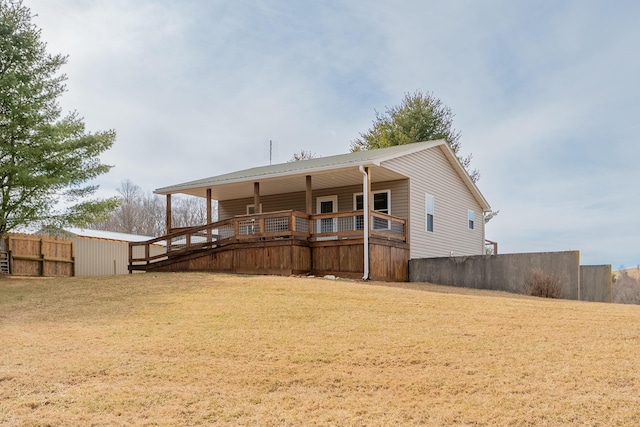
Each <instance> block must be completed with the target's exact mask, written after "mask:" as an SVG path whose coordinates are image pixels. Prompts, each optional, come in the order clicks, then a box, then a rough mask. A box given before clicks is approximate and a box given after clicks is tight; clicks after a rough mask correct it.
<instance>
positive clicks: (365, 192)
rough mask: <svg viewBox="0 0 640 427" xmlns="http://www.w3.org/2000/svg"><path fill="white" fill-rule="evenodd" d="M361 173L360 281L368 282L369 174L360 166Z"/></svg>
mask: <svg viewBox="0 0 640 427" xmlns="http://www.w3.org/2000/svg"><path fill="white" fill-rule="evenodd" d="M358 169H360V172H361V173H362V213H363V215H362V218H363V219H364V224H363V229H362V234H363V235H364V275H363V276H362V280H369V173H368V171H367V170H366V169H365V168H364V167H363V166H362V165H360V166H359V167H358Z"/></svg>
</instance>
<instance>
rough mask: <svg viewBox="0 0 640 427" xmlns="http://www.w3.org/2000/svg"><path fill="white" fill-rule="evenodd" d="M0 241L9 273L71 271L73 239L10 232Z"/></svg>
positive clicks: (49, 273) (37, 274)
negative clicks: (7, 261) (5, 255)
mask: <svg viewBox="0 0 640 427" xmlns="http://www.w3.org/2000/svg"><path fill="white" fill-rule="evenodd" d="M3 243H4V250H5V251H6V253H7V256H8V259H9V270H10V274H12V275H16V276H73V275H74V270H75V269H74V257H73V242H72V241H71V240H66V239H62V238H53V237H47V236H35V235H28V234H9V236H8V237H7V238H6V239H5V241H4V242H3Z"/></svg>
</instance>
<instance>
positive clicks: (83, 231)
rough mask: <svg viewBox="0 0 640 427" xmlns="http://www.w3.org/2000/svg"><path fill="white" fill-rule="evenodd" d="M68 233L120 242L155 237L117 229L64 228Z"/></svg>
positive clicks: (145, 239) (144, 240)
mask: <svg viewBox="0 0 640 427" xmlns="http://www.w3.org/2000/svg"><path fill="white" fill-rule="evenodd" d="M63 230H64V231H66V232H67V233H70V234H73V235H74V236H77V237H87V238H93V239H105V240H116V241H119V242H146V241H147V240H151V239H153V237H149V236H139V235H137V234H127V233H116V232H115V231H103V230H91V229H89V228H74V227H66V228H63Z"/></svg>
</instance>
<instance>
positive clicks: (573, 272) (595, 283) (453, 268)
mask: <svg viewBox="0 0 640 427" xmlns="http://www.w3.org/2000/svg"><path fill="white" fill-rule="evenodd" d="M609 268H610V266H609ZM535 269H539V270H541V271H543V272H545V273H547V274H551V275H556V276H557V277H558V278H559V279H560V281H561V283H562V284H563V289H562V294H561V298H565V299H573V300H578V299H583V300H584V299H585V298H581V297H580V296H581V294H582V293H585V295H587V296H588V298H589V299H587V301H603V302H609V301H610V291H609V293H608V295H609V296H607V291H606V288H607V284H606V282H605V283H602V282H601V277H603V275H605V273H604V269H602V268H598V269H587V270H585V274H586V276H585V281H583V282H581V279H580V277H581V268H580V252H579V251H565V252H538V253H524V254H504V255H480V256H464V257H446V258H423V259H412V260H410V261H409V281H410V282H430V283H436V284H440V285H447V286H459V287H465V288H475V289H490V290H500V291H507V292H515V293H521V292H522V285H523V283H524V281H525V279H526V277H527V276H528V275H529V274H530V273H531V272H532V271H533V270H535ZM610 281H611V275H610V274H609V282H608V283H609V286H608V288H609V289H610Z"/></svg>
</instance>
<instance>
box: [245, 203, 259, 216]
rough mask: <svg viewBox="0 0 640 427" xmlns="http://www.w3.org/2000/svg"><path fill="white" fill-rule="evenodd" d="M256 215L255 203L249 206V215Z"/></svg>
mask: <svg viewBox="0 0 640 427" xmlns="http://www.w3.org/2000/svg"><path fill="white" fill-rule="evenodd" d="M260 212H262V203H260ZM254 213H256V208H255V205H254V204H253V203H252V204H250V205H247V215H253V214H254Z"/></svg>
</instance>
